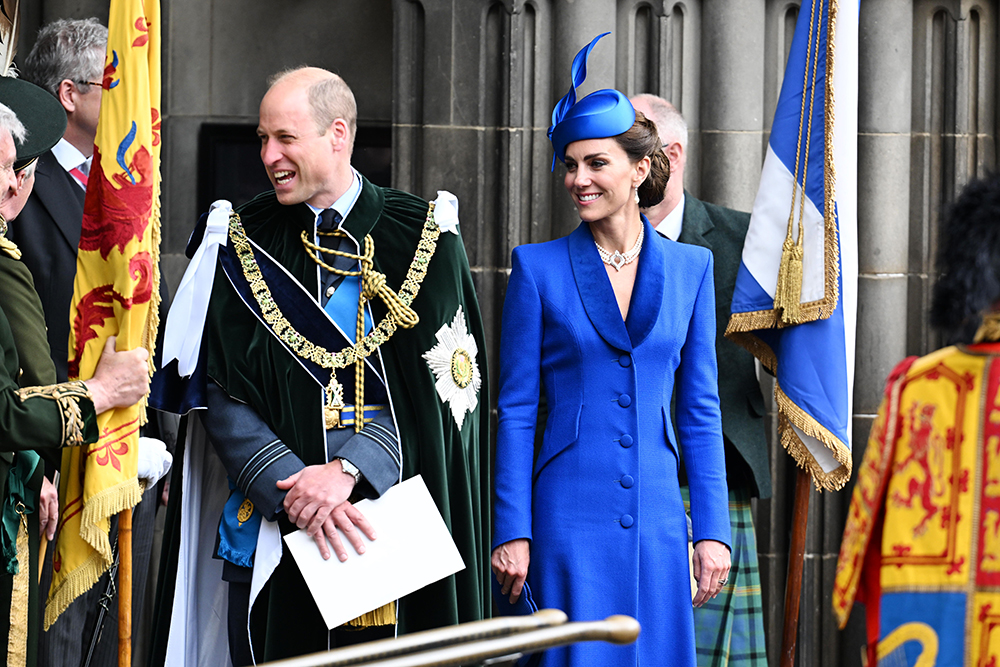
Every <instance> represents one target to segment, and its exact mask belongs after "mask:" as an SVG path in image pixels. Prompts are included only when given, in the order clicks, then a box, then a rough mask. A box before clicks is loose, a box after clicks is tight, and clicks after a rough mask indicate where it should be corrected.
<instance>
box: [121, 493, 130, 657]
mask: <svg viewBox="0 0 1000 667" xmlns="http://www.w3.org/2000/svg"><path fill="white" fill-rule="evenodd" d="M118 553H119V555H120V565H119V567H118V667H132V510H131V508H129V509H126V510H124V511H122V512H121V513H120V514H119V515H118Z"/></svg>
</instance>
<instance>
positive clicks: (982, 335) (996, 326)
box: [972, 313, 1000, 343]
mask: <svg viewBox="0 0 1000 667" xmlns="http://www.w3.org/2000/svg"><path fill="white" fill-rule="evenodd" d="M998 340H1000V313H986V314H985V315H983V323H982V324H980V325H979V328H978V329H976V335H975V336H974V337H973V339H972V342H973V343H992V342H995V341H998Z"/></svg>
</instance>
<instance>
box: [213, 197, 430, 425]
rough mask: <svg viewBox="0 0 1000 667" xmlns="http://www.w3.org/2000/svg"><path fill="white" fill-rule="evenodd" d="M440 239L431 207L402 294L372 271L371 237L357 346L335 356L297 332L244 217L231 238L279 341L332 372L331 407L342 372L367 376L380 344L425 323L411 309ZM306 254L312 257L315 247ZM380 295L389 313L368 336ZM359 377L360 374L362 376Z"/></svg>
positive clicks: (236, 220) (235, 220)
mask: <svg viewBox="0 0 1000 667" xmlns="http://www.w3.org/2000/svg"><path fill="white" fill-rule="evenodd" d="M440 236H441V229H440V228H439V227H438V226H437V223H436V222H434V203H433V202H431V204H430V206H429V207H428V208H427V218H426V220H425V221H424V228H423V230H422V231H421V233H420V241H419V242H418V243H417V250H416V253H415V254H414V256H413V260H412V261H411V262H410V268H409V270H408V271H407V272H406V278H405V279H404V280H403V285H402V287H400V289H399V293H398V294H397V293H395V292H393V290H392V289H390V288H389V287H388V285H386V282H385V275H383V274H381V273H379V272H377V271H375V270H374V269H373V268H372V266H373V260H374V255H375V243H374V241H372V240H371V236H367V237H366V238H365V255H362V256H360V260H361V266H362V271H361V276H362V289H361V297H359V306H362V307H361V308H359V325H358V326H359V334H358V337H357V342H356V343H354V344H353V345H349V346H347V347H345V348H344V349H342V350H340V351H339V352H336V353H334V352H330V351H329V350H327V349H326V348H325V347H322V346H321V345H316V344H314V343H312V342H311V341H309V340H308V339H306V337H305V336H303V335H302V334H300V333H299V332H298V331H296V329H295V327H293V326H292V325H291V323H290V322H289V321H288V320H287V319H285V316H284V315H283V314H282V312H281V309H280V308H279V307H278V304H277V303H275V301H274V297H273V296H272V295H271V290H270V289H269V288H268V286H267V283H266V282H265V281H264V276H263V275H262V274H261V272H260V267H259V266H258V265H257V260H256V258H255V257H254V253H253V247H252V246H251V244H250V241H249V240H248V239H247V235H246V231H245V230H244V229H243V225H242V223H241V222H240V216H239V215H238V214H237V213H235V212H234V213H233V214H232V215H231V216H230V217H229V238H230V240H231V241H232V243H233V249H234V250H235V251H236V255H237V256H238V257H239V259H240V266H241V267H242V268H243V275H244V276H245V277H246V279H247V282H248V283H249V284H250V290H251V292H253V296H254V299H256V301H257V305H258V306H259V307H260V311H261V315H262V316H263V317H264V321H265V322H267V324H268V325H269V326H270V327H271V329H272V331H273V332H274V334H275V335H276V336H277V337H278V339H279V340H280V341H281V342H282V343H284V344H285V345H286V346H288V348H289V349H290V350H292V351H293V352H294V353H295V354H297V355H298V356H299V357H301V358H303V359H307V360H309V361H311V362H313V363H314V364H316V365H318V366H319V367H320V368H325V369H328V370H329V371H330V384H329V385H328V386H327V394H328V402H329V398H330V397H332V396H333V395H335V394H337V393H338V391H339V393H340V394H342V393H343V388H342V387H341V386H340V383H338V382H337V376H336V369H338V368H347V366H348V365H350V364H352V363H353V364H355V365H356V366H355V367H356V368H357V367H358V366H360V368H361V371H360V372H361V373H362V374H363V372H364V365H363V364H364V360H365V358H367V357H368V356H369V355H371V354H372V353H373V352H375V350H377V349H378V348H379V346H380V345H382V344H383V343H385V342H386V341H388V340H389V339H390V338H391V337H392V335H393V334H394V333H396V327H397V326H401V327H403V328H404V329H409V328H410V327H413V326H414V325H415V324H416V323H417V322H418V321H419V317H417V314H416V313H415V312H414V311H413V310H412V309H411V308H410V305H411V304H412V303H413V301H414V299H416V298H417V294H418V293H419V292H420V285H421V283H423V281H424V278H425V277H426V276H427V267H428V265H429V264H430V261H431V258H432V257H433V256H434V252H435V251H436V250H437V240H438V237H440ZM306 249H307V252H308V250H309V246H307V247H306ZM314 259H315V258H314ZM375 295H378V296H379V297H381V298H382V300H383V301H384V302H385V304H386V307H387V308H388V310H389V312H388V313H387V314H386V316H385V317H384V318H382V321H381V322H379V323H378V325H377V326H376V327H374V328H373V329H372V330H371V332H370V333H369V334H368V335H367V336H362V335H361V334H363V333H364V319H363V318H364V311H363V300H364V299H366V298H367V299H371V297H373V296H375ZM355 372H356V373H357V372H358V371H355ZM362 377H363V375H362ZM355 384H356V386H357V387H361V389H360V394H359V395H360V396H361V398H360V399H359V400H358V404H359V405H364V401H363V395H364V394H363V392H364V385H363V382H356V383H355ZM355 428H358V426H357V425H355Z"/></svg>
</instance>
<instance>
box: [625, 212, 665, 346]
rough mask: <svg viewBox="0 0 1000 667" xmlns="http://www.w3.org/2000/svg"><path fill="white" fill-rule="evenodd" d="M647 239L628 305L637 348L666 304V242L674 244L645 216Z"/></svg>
mask: <svg viewBox="0 0 1000 667" xmlns="http://www.w3.org/2000/svg"><path fill="white" fill-rule="evenodd" d="M642 226H643V229H644V235H645V240H644V241H643V244H642V250H641V251H640V252H639V267H638V268H637V269H636V275H635V285H633V286H632V301H631V303H630V304H629V307H628V318H626V320H625V327H626V328H627V329H628V335H629V338H630V339H631V340H632V346H633V347H639V345H641V344H642V341H644V340H646V336H648V335H649V332H650V331H652V330H653V326H654V325H655V324H656V320H657V319H658V318H659V317H660V306H661V305H663V284H664V281H665V280H666V278H665V275H666V266H665V254H664V252H663V244H664V243H673V241H670V240H668V239H665V238H663V237H662V236H660V235H659V234H657V233H656V231H655V230H654V229H653V226H652V225H650V224H649V220H647V219H646V216H642Z"/></svg>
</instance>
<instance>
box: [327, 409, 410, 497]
mask: <svg viewBox="0 0 1000 667" xmlns="http://www.w3.org/2000/svg"><path fill="white" fill-rule="evenodd" d="M348 432H350V431H348ZM335 433H336V432H334V431H331V432H330V435H329V436H328V437H329V438H330V440H328V442H329V445H330V446H329V449H330V456H331V457H337V458H342V459H347V460H348V461H350V462H351V463H353V464H354V465H356V466H357V467H358V470H360V471H361V474H362V475H363V476H364V479H362V480H361V483H360V484H359V485H358V488H357V490H358V491H359V492H360V493H361V494H362V495H364V496H365V497H368V498H378V497H379V496H381V495H382V494H383V493H385V492H386V491H387V490H388V489H389V487H391V486H392V485H393V484H395V483H396V482H398V481H399V470H400V465H401V459H400V453H399V437H398V435H397V433H396V425H395V424H394V423H393V421H392V413H391V412H390V411H389V410H382V411H380V412H379V414H378V416H377V417H376V418H375V419H374V420H373V421H370V422H368V423H367V424H365V426H364V428H363V429H361V432H360V433H351V435H350V437H348V438H347V440H346V441H344V443H343V444H340V445H337V444H335V442H334V440H333V438H334V437H335ZM340 433H343V431H341V432H340Z"/></svg>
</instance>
